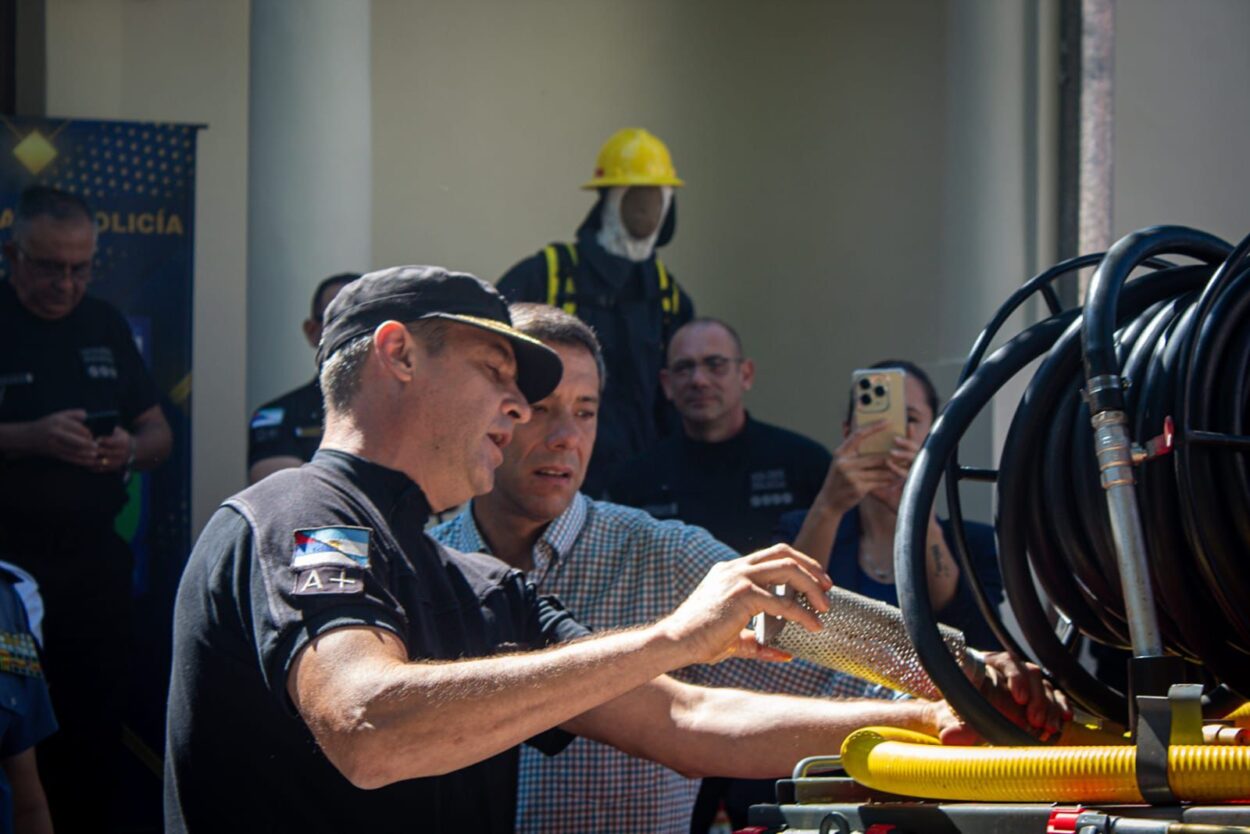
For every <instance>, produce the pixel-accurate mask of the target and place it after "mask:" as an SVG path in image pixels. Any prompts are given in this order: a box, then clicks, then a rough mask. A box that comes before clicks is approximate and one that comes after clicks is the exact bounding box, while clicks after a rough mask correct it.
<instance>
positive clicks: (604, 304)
mask: <svg viewBox="0 0 1250 834" xmlns="http://www.w3.org/2000/svg"><path fill="white" fill-rule="evenodd" d="M682 185H683V183H682V181H681V179H679V178H678V176H677V172H676V170H675V169H674V168H673V161H672V157H671V156H670V155H669V151H668V148H667V147H665V145H664V143H663V142H661V141H660V140H659V139H657V138H656V137H655V136H653V135H652V134H650V133H648V132H647V131H646V130H643V129H641V128H625V129H623V130H620V131H617V132H616V133H615V134H613V135H612V137H611V138H609V139H608V141H607V142H605V143H604V145H603V148H602V149H601V150H600V151H599V158H598V161H597V163H596V165H595V172H594V176H593V178H592V179H591V180H590V181H589V182H587V183H586V184H585V185H584V186H583V188H587V189H594V190H596V191H598V194H599V199H598V200H597V201H596V203H595V205H594V207H593V208H592V209H591V210H590V213H589V214H588V215H587V216H586V219H585V220H584V221H583V222H582V224H581V226H580V227H578V230H577V239H576V241H575V242H572V243H553V244H551V245H549V246H547V247H545V248H544V249H543V250H542V251H540V252H538V253H537V254H535V255H534V256H532V257H530V258H527V259H525V260H523V261H521V262H520V263H518V264H517V265H516V266H514V267H512V269H510V270H508V272H507V274H505V275H504V276H503V278H501V279H500V280H499V291H500V292H501V293H502V294H503V295H504V297H505V298H507V299H508V300H509V301H537V302H543V303H547V304H551V305H553V306H556V307H560V308H561V309H563V310H565V311H566V312H569V313H573V314H574V315H576V316H577V317H578V318H580V319H582V320H583V321H585V322H586V323H587V324H589V325H590V326H591V327H593V328H594V330H595V333H596V334H597V335H598V337H599V340H600V342H601V343H602V345H603V352H604V358H605V360H606V362H607V387H606V389H605V391H604V398H603V408H602V412H601V413H602V415H603V416H602V418H601V419H600V423H599V436H598V440H597V442H596V444H595V450H594V456H593V457H592V461H593V463H592V464H591V468H590V471H589V472H588V473H587V477H586V484H585V487H584V488H583V491H585V492H586V493H587V494H589V495H592V496H596V497H598V496H601V495H602V493H603V490H604V487H605V486H606V479H607V477H608V475H609V473H610V472H611V471H612V469H613V468H614V467H615V466H616V465H618V464H620V463H622V462H624V461H627V460H630V459H631V458H633V457H634V456H635V455H636V454H638V453H639V452H641V451H643V450H644V449H647V448H648V447H650V446H651V445H652V444H653V443H654V442H655V441H656V440H657V439H658V438H659V437H660V436H661V435H663V434H666V433H667V431H668V429H669V428H670V424H671V423H672V420H671V417H670V414H669V410H668V406H667V403H666V402H665V400H664V398H663V396H661V395H660V388H659V373H660V368H661V366H662V365H663V363H664V347H665V344H666V343H667V342H668V338H669V337H670V336H671V335H672V334H673V332H674V331H676V330H677V328H678V327H680V326H681V325H683V324H685V323H686V322H688V321H690V319H691V318H692V317H693V315H694V305H693V303H692V302H691V300H690V297H689V296H688V295H686V293H685V292H684V291H683V290H682V289H681V288H680V287H679V286H678V284H677V282H676V280H675V279H674V278H673V275H672V273H671V272H670V271H669V270H668V268H667V267H666V266H665V264H664V262H663V261H662V260H661V259H660V258H659V257H658V255H657V253H656V250H657V249H658V248H659V247H662V246H664V245H665V244H666V243H668V242H669V241H670V240H672V237H673V230H674V228H675V226H676V221H677V209H676V201H675V199H674V191H675V189H677V188H680V187H681V186H682Z"/></svg>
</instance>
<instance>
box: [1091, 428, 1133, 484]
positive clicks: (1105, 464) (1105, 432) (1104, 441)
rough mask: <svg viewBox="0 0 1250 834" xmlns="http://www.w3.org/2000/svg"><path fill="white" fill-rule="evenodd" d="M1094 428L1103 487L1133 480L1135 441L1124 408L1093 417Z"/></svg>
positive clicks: (1095, 450)
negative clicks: (1131, 439) (1130, 438)
mask: <svg viewBox="0 0 1250 834" xmlns="http://www.w3.org/2000/svg"><path fill="white" fill-rule="evenodd" d="M1090 424H1091V425H1093V427H1094V454H1095V455H1097V457H1098V470H1099V472H1100V473H1101V480H1102V488H1103V489H1111V488H1112V487H1116V486H1124V485H1132V483H1133V444H1132V442H1131V441H1130V440H1129V436H1128V418H1127V416H1126V415H1125V413H1124V412H1123V411H1102V412H1099V413H1098V414H1095V415H1094V416H1093V417H1091V418H1090Z"/></svg>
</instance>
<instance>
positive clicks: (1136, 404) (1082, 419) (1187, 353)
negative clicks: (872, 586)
mask: <svg viewBox="0 0 1250 834" xmlns="http://www.w3.org/2000/svg"><path fill="white" fill-rule="evenodd" d="M1171 256H1179V257H1183V258H1189V259H1193V260H1196V261H1198V262H1199V263H1197V264H1192V265H1185V266H1173V265H1172V264H1171V263H1170V262H1169V261H1164V260H1160V258H1164V257H1171ZM1095 263H1097V264H1098V265H1099V268H1098V272H1097V273H1096V275H1095V277H1094V281H1093V283H1092V285H1091V297H1090V303H1089V305H1088V306H1087V308H1085V309H1081V308H1075V309H1069V310H1063V309H1061V308H1060V305H1059V304H1058V300H1057V296H1056V295H1055V293H1054V292H1053V289H1052V288H1051V284H1052V283H1053V282H1054V281H1055V280H1056V279H1057V278H1059V277H1061V276H1063V275H1065V274H1069V273H1071V272H1073V271H1075V270H1076V269H1080V268H1083V267H1088V266H1090V265H1093V264H1095ZM1248 266H1250V238H1247V239H1246V240H1245V241H1242V243H1241V244H1240V245H1239V246H1237V247H1236V248H1234V247H1231V246H1230V245H1228V244H1227V243H1225V242H1223V241H1221V240H1219V239H1218V238H1215V237H1212V236H1211V235H1208V234H1205V233H1203V232H1200V231H1197V230H1194V229H1186V228H1183V227H1155V228H1151V229H1146V230H1142V231H1140V232H1136V233H1134V234H1132V235H1129V236H1127V237H1126V238H1125V239H1124V240H1122V241H1120V242H1119V243H1117V244H1116V245H1115V246H1114V247H1113V248H1112V249H1111V250H1110V251H1109V252H1108V253H1107V254H1106V255H1105V256H1103V255H1095V256H1086V257H1084V258H1079V259H1074V260H1072V261H1068V262H1065V263H1063V264H1059V265H1058V266H1056V267H1054V268H1052V269H1051V270H1048V271H1047V272H1045V273H1043V274H1042V275H1039V276H1037V277H1036V278H1034V279H1033V280H1032V281H1030V282H1028V283H1027V284H1026V285H1025V286H1023V287H1021V289H1020V291H1018V292H1017V293H1015V294H1013V296H1012V297H1011V298H1010V299H1008V301H1007V303H1006V304H1004V306H1003V308H1002V309H1001V310H1000V311H999V312H998V314H996V315H995V317H994V318H993V319H992V320H991V322H990V324H989V326H987V328H986V330H985V331H984V332H983V333H982V334H981V336H980V337H979V338H978V340H977V342H976V344H975V345H974V347H973V350H972V353H971V355H970V358H969V361H968V364H967V365H966V366H965V368H964V372H963V374H962V375H961V384H960V386H959V389H958V390H957V391H956V393H955V394H954V396H953V397H952V398H951V400H950V402H948V404H947V405H946V407H945V409H943V412H942V414H941V416H940V417H939V419H938V420H937V421H936V423H935V424H934V427H933V430H932V432H931V433H930V435H929V438H928V440H927V441H926V443H925V445H924V448H923V449H922V450H921V453H920V455H919V456H918V457H917V459H916V462H915V464H914V465H913V467H912V472H911V475H910V477H909V478H908V481H907V486H906V488H905V490H904V493H903V497H902V501H901V505H900V510H899V526H898V529H897V534H896V537H895V542H896V547H895V574H896V576H897V577H898V580H897V581H898V591H899V603H900V608H901V609H902V610H903V615H904V620H905V623H906V626H907V630H908V634H909V636H910V637H911V639H912V642H913V643H914V644H915V645H916V649H917V653H918V654H919V656H920V658H921V661H922V663H923V664H924V666H925V669H926V671H927V672H928V673H929V675H930V677H931V678H932V679H933V681H934V682H935V683H936V684H937V686H938V688H939V689H941V691H942V693H943V695H944V696H945V697H946V698H947V700H948V701H950V703H951V705H952V706H953V707H954V708H955V709H956V711H958V712H959V713H960V715H961V716H963V717H964V718H965V719H967V720H968V722H969V723H970V724H971V725H972V726H973V727H975V728H976V729H977V730H978V731H979V732H980V733H981V734H982V735H983V736H984V737H985V738H987V739H988V740H990V741H991V742H993V743H995V744H1006V745H1026V744H1030V743H1036V742H1035V741H1033V740H1031V739H1030V738H1029V737H1028V736H1027V735H1026V734H1025V733H1023V732H1021V731H1020V730H1018V729H1017V728H1015V727H1014V726H1012V725H1011V724H1010V722H1008V721H1007V720H1006V719H1005V718H1003V717H1002V716H1001V715H1000V714H998V712H997V711H996V710H994V709H993V708H992V707H991V706H990V705H989V704H988V703H986V702H985V700H984V698H982V697H981V695H980V694H979V693H978V692H977V691H976V689H975V688H973V687H972V686H971V684H969V683H968V681H967V680H966V677H965V676H964V675H963V674H962V673H961V672H960V670H959V668H958V666H957V665H956V664H954V663H953V662H952V661H951V660H950V657H949V654H944V653H943V650H942V645H941V643H940V641H939V640H938V639H937V629H936V626H935V625H934V619H933V611H932V606H931V605H930V603H929V599H928V593H927V583H926V580H925V567H924V559H923V555H924V535H925V526H926V522H927V519H928V517H929V513H930V511H931V508H932V506H933V503H934V500H935V497H936V493H937V490H938V488H939V485H940V483H941V481H942V479H943V477H945V479H946V487H947V496H948V507H949V509H950V511H951V517H952V520H953V521H955V522H956V524H955V525H954V530H955V533H956V535H955V543H956V547H955V551H956V552H955V555H956V557H957V558H958V559H959V561H960V565H961V569H962V570H963V571H964V573H965V575H966V576H967V577H968V579H969V581H970V583H971V584H972V587H973V590H974V594H975V592H977V591H978V589H979V584H980V583H979V581H978V580H977V577H976V575H975V572H974V570H973V568H972V565H971V563H970V559H968V556H967V549H966V547H965V546H964V543H963V540H962V536H961V535H960V534H961V533H962V529H961V525H960V524H959V523H958V522H959V520H960V519H961V517H962V515H961V509H960V504H959V491H958V486H959V481H960V480H963V479H965V478H971V479H972V480H983V481H994V482H996V487H997V499H998V500H997V506H998V517H997V519H996V530H997V533H998V545H999V563H1000V569H1001V572H1002V576H1003V584H1004V590H1005V592H1006V596H1007V600H1008V602H1009V604H1010V606H1011V608H1012V612H1013V614H1014V615H1015V618H1016V620H1017V622H1018V623H1019V625H1020V631H1021V633H1022V635H1023V637H1024V640H1023V644H1024V645H1023V646H1020V645H1016V644H1015V641H1013V640H1011V639H1003V643H1004V645H1007V646H1009V647H1012V648H1014V649H1022V648H1023V649H1025V651H1024V652H1023V653H1026V654H1028V655H1029V656H1031V657H1032V658H1033V659H1035V660H1037V661H1038V662H1039V664H1040V665H1041V666H1042V667H1043V668H1044V669H1045V670H1046V672H1047V674H1048V675H1049V676H1050V677H1051V678H1052V680H1053V681H1054V682H1055V684H1056V685H1057V686H1059V687H1060V688H1062V689H1064V690H1065V691H1066V692H1067V693H1068V694H1069V696H1070V697H1071V698H1072V699H1073V700H1074V701H1076V702H1077V703H1078V704H1079V705H1080V706H1082V707H1083V708H1085V709H1086V710H1088V711H1089V712H1091V713H1093V714H1095V715H1098V716H1100V717H1102V718H1104V719H1107V720H1109V721H1112V722H1115V723H1119V724H1126V723H1127V720H1128V712H1129V710H1128V704H1127V700H1126V695H1125V693H1123V692H1120V691H1118V690H1116V689H1114V688H1112V687H1110V686H1108V685H1107V684H1106V683H1104V682H1103V681H1101V680H1099V679H1098V678H1096V677H1095V676H1093V675H1091V674H1090V673H1089V672H1088V671H1087V670H1086V669H1085V668H1084V667H1082V666H1081V664H1080V663H1079V662H1078V661H1077V657H1076V649H1078V648H1079V644H1076V643H1074V642H1073V641H1071V640H1064V639H1060V637H1059V636H1057V635H1056V632H1055V628H1054V625H1053V622H1052V620H1051V619H1050V617H1049V616H1048V615H1047V610H1046V607H1045V604H1044V603H1043V598H1042V596H1041V595H1039V593H1038V586H1040V588H1041V590H1042V594H1043V595H1044V597H1045V599H1046V600H1048V601H1049V602H1051V603H1052V604H1053V605H1054V606H1055V607H1057V608H1058V609H1059V610H1060V612H1061V613H1062V614H1063V615H1064V617H1065V619H1066V620H1068V621H1069V622H1070V623H1072V624H1073V626H1074V632H1077V633H1080V634H1083V635H1085V636H1086V637H1087V638H1089V639H1091V640H1094V641H1096V642H1099V643H1102V644H1105V645H1109V646H1112V647H1117V648H1121V649H1123V648H1127V647H1128V645H1129V634H1128V628H1127V616H1126V606H1125V604H1124V600H1123V596H1122V593H1121V589H1120V577H1119V571H1118V566H1117V562H1116V553H1115V544H1114V541H1113V539H1112V536H1111V527H1110V521H1109V517H1108V513H1107V509H1106V503H1105V501H1104V499H1103V493H1102V489H1101V486H1100V484H1099V474H1098V469H1097V465H1096V456H1095V454H1094V449H1093V440H1092V433H1091V431H1090V423H1089V414H1090V412H1089V407H1088V406H1087V405H1086V402H1085V401H1084V399H1083V398H1082V396H1080V392H1081V389H1082V388H1083V387H1084V383H1085V379H1086V377H1087V376H1089V375H1094V374H1097V375H1106V376H1116V377H1118V376H1123V377H1127V378H1128V379H1129V380H1130V381H1131V384H1130V385H1129V386H1128V387H1127V388H1126V389H1125V390H1115V391H1111V392H1105V391H1104V392H1100V393H1097V394H1096V398H1098V402H1097V405H1099V407H1103V408H1105V407H1107V406H1108V403H1107V402H1106V398H1108V397H1110V398H1111V399H1113V400H1115V402H1114V407H1116V408H1122V409H1123V410H1124V411H1125V412H1126V413H1127V414H1128V416H1129V421H1130V423H1129V425H1130V431H1131V433H1132V437H1133V439H1134V440H1136V441H1138V442H1144V441H1145V440H1146V439H1148V438H1150V437H1152V436H1154V435H1158V434H1160V433H1162V432H1163V428H1164V425H1165V418H1167V417H1172V418H1173V419H1174V420H1175V422H1176V424H1177V434H1176V444H1177V452H1176V454H1173V455H1170V456H1165V457H1161V458H1158V459H1155V460H1151V461H1148V462H1146V463H1144V464H1143V465H1141V466H1139V467H1138V468H1137V473H1136V474H1137V477H1138V484H1137V495H1138V501H1139V505H1140V507H1141V515H1142V518H1143V522H1144V527H1145V537H1146V544H1147V548H1146V550H1147V556H1148V569H1149V572H1150V577H1151V580H1152V584H1153V586H1154V589H1155V592H1156V600H1155V608H1156V613H1157V615H1158V619H1159V624H1160V632H1161V636H1162V641H1163V648H1164V650H1165V651H1166V652H1167V653H1169V654H1172V655H1175V656H1178V657H1180V658H1183V659H1184V660H1186V661H1189V664H1188V667H1187V668H1188V670H1189V671H1188V675H1189V677H1190V679H1191V680H1193V681H1197V682H1201V683H1204V684H1208V685H1215V684H1217V683H1222V684H1224V686H1223V687H1221V688H1217V689H1216V690H1214V691H1213V692H1212V695H1211V698H1210V707H1209V710H1208V714H1209V715H1210V716H1211V717H1217V716H1218V715H1221V714H1223V713H1225V712H1227V711H1229V710H1231V709H1233V708H1234V707H1235V706H1236V705H1237V704H1239V703H1241V702H1243V701H1245V700H1247V699H1248V698H1250V607H1247V606H1246V604H1245V602H1246V600H1247V599H1250V561H1248V560H1247V559H1246V558H1245V554H1246V553H1247V552H1250V455H1248V454H1247V451H1250V441H1246V439H1245V435H1247V434H1250V269H1248ZM1142 267H1145V268H1148V269H1151V270H1153V271H1152V272H1148V273H1146V274H1140V275H1139V274H1138V272H1140V268H1142ZM1130 274H1131V275H1134V276H1135V277H1133V278H1132V279H1131V280H1130V279H1129V276H1130ZM1038 295H1040V296H1041V297H1042V298H1044V299H1045V300H1046V302H1047V304H1048V305H1049V307H1050V310H1051V315H1050V316H1049V317H1048V318H1046V319H1045V320H1043V321H1041V322H1039V323H1038V324H1035V325H1033V326H1031V327H1029V328H1027V329H1025V330H1024V331H1022V332H1020V333H1019V334H1018V335H1016V336H1015V337H1013V338H1011V339H1010V340H1008V341H1007V342H1006V343H1005V344H1003V345H1002V346H1001V347H999V348H998V349H997V350H994V351H993V352H990V345H991V344H993V343H995V342H996V341H997V338H996V337H997V335H998V331H999V329H1000V328H1001V327H1003V325H1004V324H1005V323H1006V322H1007V321H1008V320H1009V318H1010V315H1011V313H1012V312H1013V311H1014V310H1015V309H1016V308H1018V307H1019V306H1020V305H1021V304H1022V303H1023V302H1024V301H1025V300H1027V299H1028V298H1030V297H1034V296H1038ZM1082 320H1084V325H1085V326H1084V328H1082ZM986 354H988V356H987V355H986ZM1035 360H1041V361H1040V364H1039V365H1038V366H1037V369H1036V371H1035V372H1034V374H1033V376H1032V378H1031V381H1030V383H1029V385H1028V388H1027V390H1026V392H1025V394H1024V396H1023V398H1022V399H1021V401H1020V405H1019V407H1018V408H1017V410H1016V414H1015V418H1014V419H1013V421H1012V423H1011V426H1010V429H1009V431H1008V434H1007V438H1006V442H1005V444H1004V449H1003V455H1002V458H1001V461H1000V465H999V468H998V470H997V471H988V470H968V469H966V468H965V467H962V466H960V464H959V460H958V453H959V443H960V440H961V439H962V437H963V435H964V433H965V432H966V431H967V430H968V428H969V426H970V425H971V424H972V422H973V420H974V419H975V418H976V417H977V416H978V415H979V414H980V413H981V412H982V410H983V409H984V408H985V407H986V406H987V405H988V404H989V403H990V402H991V400H992V399H993V397H994V396H995V395H996V394H997V393H998V392H999V390H1000V389H1002V388H1003V386H1004V385H1006V384H1007V383H1008V382H1009V381H1010V380H1011V379H1012V378H1013V377H1014V376H1015V375H1016V374H1017V373H1019V372H1020V371H1022V370H1023V369H1024V368H1025V367H1026V366H1028V365H1029V364H1030V363H1032V362H1034V361H1035ZM1083 365H1084V369H1083V367H1082V366H1083ZM1239 444H1240V445H1239ZM1220 445H1222V446H1223V448H1220ZM974 473H975V474H974ZM977 596H980V595H979V594H977ZM985 608H987V609H988V606H985ZM983 613H986V615H987V620H988V621H989V622H990V624H991V627H992V628H994V629H995V631H996V633H998V634H999V636H1000V638H1004V637H1005V636H1006V637H1009V636H1010V635H1008V634H1007V632H1006V630H1005V629H1004V628H1003V627H1002V623H1001V621H1000V620H999V618H998V616H997V612H995V611H993V610H992V609H989V610H985V611H983ZM1178 682H1179V681H1178ZM1229 690H1232V691H1231V692H1230V691H1229ZM1221 693H1222V694H1221Z"/></svg>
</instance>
